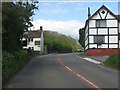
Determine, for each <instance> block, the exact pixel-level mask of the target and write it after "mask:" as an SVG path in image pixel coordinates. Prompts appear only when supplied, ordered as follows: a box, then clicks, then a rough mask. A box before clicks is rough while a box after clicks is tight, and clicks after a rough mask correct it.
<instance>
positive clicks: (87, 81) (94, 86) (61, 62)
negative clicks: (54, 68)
mask: <svg viewBox="0 0 120 90" xmlns="http://www.w3.org/2000/svg"><path fill="white" fill-rule="evenodd" d="M58 62H59V63H60V64H61V65H62V66H63V67H65V68H66V69H68V70H69V71H70V72H72V73H73V74H75V75H76V76H77V77H79V78H80V79H82V80H83V81H84V82H86V83H88V84H89V85H91V86H92V87H93V88H97V90H102V89H100V88H99V87H98V86H97V85H95V84H94V83H92V82H91V81H89V80H88V79H86V78H85V77H83V76H81V75H80V74H79V73H77V72H76V71H74V70H72V69H71V68H70V67H68V66H67V65H65V64H64V63H63V61H62V60H61V59H59V58H58Z"/></svg>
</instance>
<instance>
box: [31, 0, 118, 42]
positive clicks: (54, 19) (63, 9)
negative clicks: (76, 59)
mask: <svg viewBox="0 0 120 90" xmlns="http://www.w3.org/2000/svg"><path fill="white" fill-rule="evenodd" d="M37 5H38V7H39V8H38V10H35V15H34V16H33V17H32V18H33V21H32V23H33V25H34V27H32V28H31V29H32V30H36V29H39V27H40V26H43V30H49V31H57V32H59V33H62V34H65V35H68V36H71V37H73V38H75V39H76V40H78V39H79V29H80V28H82V27H84V26H85V21H86V19H87V13H88V11H87V10H88V7H90V13H91V15H92V14H93V13H94V12H96V11H97V10H98V9H99V8H100V7H101V6H102V5H105V6H106V7H107V8H108V9H109V10H111V11H112V12H113V13H114V14H118V1H114V2H113V1H112V2H110V1H105V0H104V1H101V2H100V1H96V2H95V0H94V1H92V0H91V1H86V2H83V1H76V0H59V1H51V0H49V1H48V0H39V3H38V4H37Z"/></svg>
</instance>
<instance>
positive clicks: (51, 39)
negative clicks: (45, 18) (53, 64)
mask: <svg viewBox="0 0 120 90" xmlns="http://www.w3.org/2000/svg"><path fill="white" fill-rule="evenodd" d="M44 43H45V45H46V46H47V48H48V52H49V53H50V52H58V53H64V52H72V50H73V46H74V45H76V40H75V39H73V38H72V37H70V36H66V35H63V34H60V33H58V32H53V31H44Z"/></svg>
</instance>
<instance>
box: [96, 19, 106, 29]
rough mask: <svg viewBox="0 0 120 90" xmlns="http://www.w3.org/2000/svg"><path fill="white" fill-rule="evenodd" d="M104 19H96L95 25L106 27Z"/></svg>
mask: <svg viewBox="0 0 120 90" xmlns="http://www.w3.org/2000/svg"><path fill="white" fill-rule="evenodd" d="M106 26H107V25H106V20H101V19H100V20H96V27H106Z"/></svg>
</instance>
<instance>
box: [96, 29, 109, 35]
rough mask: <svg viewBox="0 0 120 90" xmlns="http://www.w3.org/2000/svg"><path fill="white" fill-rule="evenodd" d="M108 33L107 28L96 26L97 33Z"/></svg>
mask: <svg viewBox="0 0 120 90" xmlns="http://www.w3.org/2000/svg"><path fill="white" fill-rule="evenodd" d="M104 34H108V30H107V28H98V35H104Z"/></svg>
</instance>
